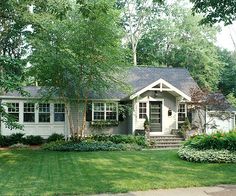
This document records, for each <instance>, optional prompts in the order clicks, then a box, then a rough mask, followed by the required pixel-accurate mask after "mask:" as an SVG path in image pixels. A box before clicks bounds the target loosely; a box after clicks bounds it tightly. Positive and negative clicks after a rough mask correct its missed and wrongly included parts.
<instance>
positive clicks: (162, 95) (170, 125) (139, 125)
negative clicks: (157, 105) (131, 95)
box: [133, 91, 178, 134]
mask: <svg viewBox="0 0 236 196" xmlns="http://www.w3.org/2000/svg"><path fill="white" fill-rule="evenodd" d="M150 101H161V102H162V132H161V133H158V134H170V133H171V130H172V129H177V123H176V119H177V115H178V113H177V107H176V97H175V96H173V95H171V94H170V93H168V92H158V96H155V95H154V91H148V92H145V93H143V94H142V95H140V96H139V97H138V99H135V100H134V112H133V119H134V120H133V121H134V125H135V127H134V128H133V131H134V130H136V129H142V130H143V129H144V121H145V119H139V118H138V105H139V102H146V103H147V116H148V118H149V102H150ZM168 110H171V111H172V115H171V116H168Z"/></svg>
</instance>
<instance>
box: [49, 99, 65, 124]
mask: <svg viewBox="0 0 236 196" xmlns="http://www.w3.org/2000/svg"><path fill="white" fill-rule="evenodd" d="M55 104H64V103H53V107H52V114H53V115H52V119H53V120H52V122H53V123H55V124H64V123H65V121H66V104H64V112H55ZM55 113H60V114H62V113H63V114H64V121H55Z"/></svg>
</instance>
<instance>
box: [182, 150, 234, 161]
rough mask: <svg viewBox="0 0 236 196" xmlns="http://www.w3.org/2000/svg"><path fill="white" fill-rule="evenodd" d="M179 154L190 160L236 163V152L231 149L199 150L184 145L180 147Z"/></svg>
mask: <svg viewBox="0 0 236 196" xmlns="http://www.w3.org/2000/svg"><path fill="white" fill-rule="evenodd" d="M178 155H179V157H180V158H181V159H184V160H187V161H190V162H209V163H236V152H232V151H229V150H215V149H209V150H197V149H194V148H191V147H189V146H183V147H181V148H180V149H179V151H178Z"/></svg>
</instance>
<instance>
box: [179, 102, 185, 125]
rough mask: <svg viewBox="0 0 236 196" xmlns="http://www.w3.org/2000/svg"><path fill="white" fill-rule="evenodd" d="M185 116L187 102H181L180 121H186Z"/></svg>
mask: <svg viewBox="0 0 236 196" xmlns="http://www.w3.org/2000/svg"><path fill="white" fill-rule="evenodd" d="M185 118H186V106H185V104H179V108H178V122H184V121H185Z"/></svg>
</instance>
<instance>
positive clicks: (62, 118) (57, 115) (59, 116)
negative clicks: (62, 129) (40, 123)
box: [54, 113, 65, 122]
mask: <svg viewBox="0 0 236 196" xmlns="http://www.w3.org/2000/svg"><path fill="white" fill-rule="evenodd" d="M54 121H55V122H64V121H65V113H55V114H54Z"/></svg>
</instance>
